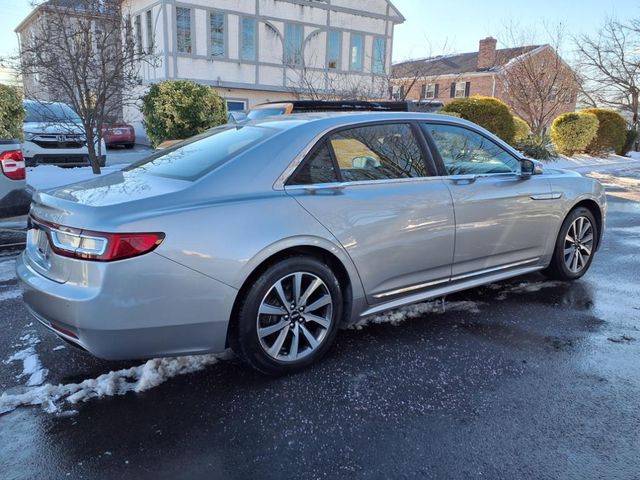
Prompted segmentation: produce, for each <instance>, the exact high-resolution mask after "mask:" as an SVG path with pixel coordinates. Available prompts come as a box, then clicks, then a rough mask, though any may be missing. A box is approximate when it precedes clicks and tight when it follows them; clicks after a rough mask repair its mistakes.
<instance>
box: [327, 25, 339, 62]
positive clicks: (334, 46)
mask: <svg viewBox="0 0 640 480" xmlns="http://www.w3.org/2000/svg"><path fill="white" fill-rule="evenodd" d="M341 57H342V32H339V31H337V30H331V31H330V32H329V45H328V47H327V67H328V68H330V69H340V58H341Z"/></svg>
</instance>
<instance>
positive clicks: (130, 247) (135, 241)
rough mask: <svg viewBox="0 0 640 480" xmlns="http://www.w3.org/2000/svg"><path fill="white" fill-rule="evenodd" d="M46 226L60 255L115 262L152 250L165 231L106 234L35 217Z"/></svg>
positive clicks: (54, 248)
mask: <svg viewBox="0 0 640 480" xmlns="http://www.w3.org/2000/svg"><path fill="white" fill-rule="evenodd" d="M34 222H35V223H39V224H40V225H42V226H43V227H44V230H45V231H46V233H47V235H48V237H49V242H50V244H51V249H52V250H53V251H54V252H55V253H57V254H58V255H62V256H64V257H70V258H80V259H83V260H95V261H99V262H113V261H115V260H124V259H125V258H132V257H137V256H139V255H143V254H145V253H149V252H151V251H153V250H155V248H156V247H157V246H158V245H160V244H161V243H162V241H163V240H164V237H165V235H164V233H105V232H94V231H89V230H80V229H76V228H70V227H65V226H62V225H56V224H52V223H49V222H44V221H41V220H38V219H34Z"/></svg>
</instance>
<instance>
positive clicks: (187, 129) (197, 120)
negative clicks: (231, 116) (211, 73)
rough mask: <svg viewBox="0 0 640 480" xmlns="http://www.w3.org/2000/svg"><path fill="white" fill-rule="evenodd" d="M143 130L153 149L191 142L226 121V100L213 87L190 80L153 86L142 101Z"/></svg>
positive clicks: (172, 81)
mask: <svg viewBox="0 0 640 480" xmlns="http://www.w3.org/2000/svg"><path fill="white" fill-rule="evenodd" d="M142 115H143V117H144V118H143V123H144V128H145V129H146V131H147V136H148V137H149V140H151V143H152V145H153V146H156V145H158V144H159V143H162V142H163V141H165V140H175V139H183V138H188V137H191V136H193V135H197V134H198V133H201V132H204V131H205V130H207V129H209V128H212V127H216V126H218V125H221V124H223V123H226V121H227V107H226V104H225V101H224V99H223V98H222V97H221V96H220V95H218V93H216V92H215V91H214V90H213V89H212V88H211V87H208V86H206V85H200V84H198V83H195V82H192V81H190V80H166V81H163V82H159V83H154V84H153V85H151V88H150V89H149V92H148V93H147V94H146V95H144V96H143V97H142Z"/></svg>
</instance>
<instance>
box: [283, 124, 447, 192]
mask: <svg viewBox="0 0 640 480" xmlns="http://www.w3.org/2000/svg"><path fill="white" fill-rule="evenodd" d="M419 121H420V120H417V119H415V118H394V119H385V120H373V121H362V120H358V121H352V122H346V123H343V124H341V125H338V126H336V125H334V126H332V127H328V128H326V129H325V130H323V131H322V132H321V133H319V134H318V135H316V136H315V137H314V138H313V140H311V141H310V142H309V143H308V144H307V146H306V147H305V148H304V149H303V150H302V151H301V152H300V153H299V154H298V155H296V157H295V158H294V159H293V161H292V162H291V163H289V165H288V166H287V168H286V169H285V171H284V172H282V174H281V175H280V176H279V177H278V179H277V180H276V181H275V183H274V184H273V189H274V190H284V189H285V187H286V188H287V189H288V188H292V187H302V188H303V189H304V187H306V188H310V187H316V186H317V185H320V184H317V183H310V184H307V185H287V181H288V180H289V178H291V176H292V175H293V174H294V173H295V171H296V169H297V168H298V167H299V166H300V164H301V163H302V162H303V161H304V160H305V159H306V158H307V156H308V155H309V154H310V153H311V152H312V151H313V149H314V148H315V147H316V146H317V145H318V144H319V143H320V141H321V140H323V139H324V138H325V137H327V136H329V135H331V134H333V133H335V132H339V131H341V130H348V129H350V128H360V127H368V126H371V125H385V124H387V125H388V124H398V123H405V124H408V125H410V126H412V125H413V124H416V123H417V122H419ZM411 133H412V134H413V135H414V137H416V139H415V140H416V142H417V143H418V146H419V147H420V151H421V153H422V155H423V156H424V155H425V152H424V151H423V146H422V145H420V141H419V138H417V136H416V132H415V130H414V129H413V128H411ZM420 133H422V132H420ZM429 154H431V152H429ZM427 160H428V159H427V158H423V162H425V168H427V165H426V161H427ZM425 178H442V176H441V175H438V174H437V172H436V174H435V175H430V176H426V177H406V178H384V179H376V180H358V181H355V182H339V183H344V184H345V185H347V184H349V185H354V184H358V185H359V184H362V183H366V184H370V183H374V182H388V181H389V180H391V181H398V180H421V179H425Z"/></svg>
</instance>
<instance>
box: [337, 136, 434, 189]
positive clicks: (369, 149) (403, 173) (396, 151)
mask: <svg viewBox="0 0 640 480" xmlns="http://www.w3.org/2000/svg"><path fill="white" fill-rule="evenodd" d="M329 143H330V144H331V147H332V148H333V151H334V154H335V158H336V161H337V163H338V167H339V168H340V173H341V174H342V178H343V179H344V180H345V181H348V182H350V181H362V180H385V179H393V178H410V177H426V176H428V175H429V174H428V172H427V170H426V165H425V162H424V157H423V155H422V149H421V148H420V145H419V144H418V141H417V140H416V138H415V137H414V135H413V132H412V130H411V125H409V124H407V123H397V124H380V125H367V126H363V127H358V128H351V129H348V130H341V131H339V132H337V133H334V134H333V135H331V137H330V138H329Z"/></svg>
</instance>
